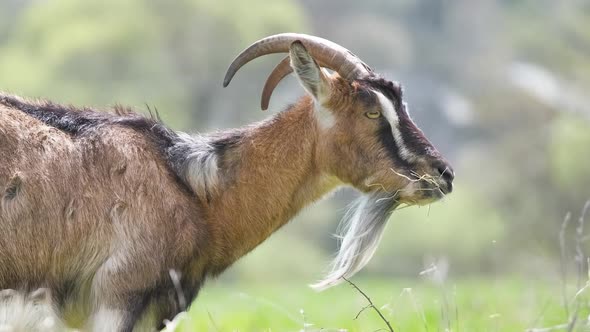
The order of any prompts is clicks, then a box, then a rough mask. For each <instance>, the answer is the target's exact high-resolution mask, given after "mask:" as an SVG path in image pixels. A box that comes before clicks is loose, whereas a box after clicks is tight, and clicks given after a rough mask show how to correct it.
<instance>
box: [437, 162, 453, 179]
mask: <svg viewBox="0 0 590 332" xmlns="http://www.w3.org/2000/svg"><path fill="white" fill-rule="evenodd" d="M436 170H437V171H438V174H440V176H441V177H442V178H443V179H445V180H446V181H447V182H449V183H450V182H452V181H453V179H454V178H455V172H453V169H452V168H451V167H449V166H448V165H445V164H441V165H439V166H438V167H437V168H436Z"/></svg>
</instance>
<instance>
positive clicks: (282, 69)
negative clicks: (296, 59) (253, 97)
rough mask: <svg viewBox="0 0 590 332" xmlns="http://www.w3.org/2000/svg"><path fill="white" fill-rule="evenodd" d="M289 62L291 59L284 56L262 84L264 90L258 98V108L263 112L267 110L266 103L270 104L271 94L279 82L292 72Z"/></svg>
mask: <svg viewBox="0 0 590 332" xmlns="http://www.w3.org/2000/svg"><path fill="white" fill-rule="evenodd" d="M290 60H291V58H290V57H289V56H286V57H285V58H284V59H283V60H281V62H279V64H278V65H277V66H276V67H275V69H273V71H272V72H271V73H270V75H269V76H268V78H267V79H266V83H264V88H263V89H262V97H260V108H261V109H262V110H263V111H266V110H267V109H268V103H269V102H270V97H271V96H272V92H273V91H274V89H275V88H276V87H277V85H278V84H279V82H280V81H281V80H282V79H283V78H285V76H287V75H289V74H290V73H291V72H293V68H291V64H290V62H291V61H290Z"/></svg>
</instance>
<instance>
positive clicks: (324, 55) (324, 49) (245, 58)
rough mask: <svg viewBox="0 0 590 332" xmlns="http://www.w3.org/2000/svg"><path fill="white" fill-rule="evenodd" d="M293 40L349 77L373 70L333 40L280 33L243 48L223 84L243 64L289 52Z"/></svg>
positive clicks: (359, 75) (224, 84) (327, 65)
mask: <svg viewBox="0 0 590 332" xmlns="http://www.w3.org/2000/svg"><path fill="white" fill-rule="evenodd" d="M296 40H299V41H301V42H302V43H303V45H304V46H305V47H306V48H307V49H308V50H309V52H310V53H311V55H312V56H313V57H314V59H316V60H317V61H318V62H321V63H323V64H325V66H326V67H328V68H330V69H332V70H334V71H336V72H338V74H340V76H342V77H344V78H346V79H348V80H353V79H357V78H360V77H364V76H368V75H370V74H371V73H372V70H371V68H370V67H369V66H367V65H366V64H365V63H364V62H362V61H361V60H360V59H359V58H358V57H357V56H356V55H354V54H353V53H352V52H350V51H349V50H347V49H346V48H344V47H342V46H340V45H338V44H336V43H334V42H331V41H329V40H327V39H323V38H320V37H315V36H310V35H306V34H299V33H282V34H278V35H273V36H270V37H266V38H263V39H260V40H258V41H257V42H255V43H254V44H252V45H250V46H249V47H248V48H246V49H245V50H244V51H242V53H240V54H239V55H238V56H237V57H236V58H235V59H234V61H233V62H232V63H231V65H230V66H229V68H228V69H227V72H226V74H225V78H224V79H223V86H224V87H226V86H227V85H228V84H229V82H231V80H232V78H233V77H234V75H235V74H236V72H237V71H238V70H239V69H240V68H241V67H242V66H243V65H245V64H246V63H248V62H250V61H252V60H253V59H256V58H258V57H260V56H263V55H266V54H271V53H286V52H289V46H290V45H291V43H293V42H294V41H296Z"/></svg>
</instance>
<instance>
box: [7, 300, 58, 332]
mask: <svg viewBox="0 0 590 332" xmlns="http://www.w3.org/2000/svg"><path fill="white" fill-rule="evenodd" d="M0 331H2V332H4V331H11V332H12V331H64V325H63V323H62V322H61V321H60V320H59V318H58V317H57V316H56V314H55V312H54V311H53V308H52V305H51V302H50V300H49V296H48V293H47V290H46V289H39V290H37V291H35V292H33V293H32V294H28V295H25V294H23V293H21V292H17V291H14V290H11V289H5V290H1V291H0Z"/></svg>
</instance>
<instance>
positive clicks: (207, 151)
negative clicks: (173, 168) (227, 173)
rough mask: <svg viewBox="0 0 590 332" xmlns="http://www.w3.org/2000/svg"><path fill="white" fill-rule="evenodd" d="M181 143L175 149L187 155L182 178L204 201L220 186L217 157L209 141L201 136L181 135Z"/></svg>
mask: <svg viewBox="0 0 590 332" xmlns="http://www.w3.org/2000/svg"><path fill="white" fill-rule="evenodd" d="M179 136H180V139H181V142H179V143H177V146H176V147H175V149H182V150H184V153H185V158H186V159H185V164H184V166H183V171H182V176H184V178H185V180H186V181H187V182H188V183H189V184H190V186H191V188H192V189H193V190H194V191H195V193H196V194H197V195H198V196H199V197H201V198H202V199H206V198H207V195H208V194H211V193H214V192H215V191H216V190H217V188H218V186H219V168H218V167H217V155H216V154H215V150H214V148H213V146H211V144H210V143H209V141H208V139H207V138H206V137H204V136H200V135H194V136H191V135H188V134H184V133H180V134H179Z"/></svg>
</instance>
